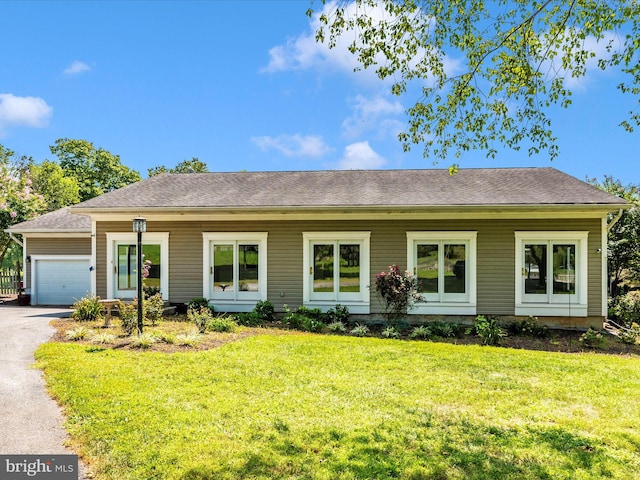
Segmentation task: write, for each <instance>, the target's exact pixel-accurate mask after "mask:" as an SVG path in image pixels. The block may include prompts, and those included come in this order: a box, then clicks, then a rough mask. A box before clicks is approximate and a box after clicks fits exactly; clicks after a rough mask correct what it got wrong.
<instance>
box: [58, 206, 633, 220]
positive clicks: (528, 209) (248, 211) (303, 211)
mask: <svg viewBox="0 0 640 480" xmlns="http://www.w3.org/2000/svg"><path fill="white" fill-rule="evenodd" d="M621 208H629V205H627V204H553V205H435V206H416V205H401V206H395V205H394V206H385V205H381V206H352V205H336V206H331V207H326V206H288V207H273V206H242V207H172V208H165V207H119V208H73V207H72V208H71V209H70V210H71V212H72V213H80V214H84V215H89V216H91V218H92V219H93V220H94V221H130V220H131V219H132V218H133V217H135V216H138V215H142V216H144V217H146V218H147V220H149V221H154V220H155V221H161V220H162V221H189V220H199V221H202V220H209V221H221V220H229V219H233V220H255V219H260V220H310V219H314V220H324V219H331V220H335V219H344V220H379V219H424V218H429V219H447V218H456V219H470V218H485V219H491V218H503V219H509V218H523V217H524V218H602V217H603V216H605V215H606V214H607V213H609V212H613V211H617V210H619V209H621Z"/></svg>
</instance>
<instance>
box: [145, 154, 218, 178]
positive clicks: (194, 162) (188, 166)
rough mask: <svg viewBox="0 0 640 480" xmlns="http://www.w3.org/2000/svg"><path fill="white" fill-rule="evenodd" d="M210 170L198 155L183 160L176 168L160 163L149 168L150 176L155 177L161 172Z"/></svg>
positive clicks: (202, 171) (201, 171) (204, 171)
mask: <svg viewBox="0 0 640 480" xmlns="http://www.w3.org/2000/svg"><path fill="white" fill-rule="evenodd" d="M208 171H209V169H208V168H207V164H206V163H205V162H201V161H200V160H198V157H193V158H192V159H191V160H183V161H182V162H180V163H178V164H177V165H176V166H175V167H174V168H167V167H165V166H164V165H158V166H157V167H153V168H149V169H147V173H148V174H149V176H150V177H155V176H156V175H160V174H161V173H206V172H208Z"/></svg>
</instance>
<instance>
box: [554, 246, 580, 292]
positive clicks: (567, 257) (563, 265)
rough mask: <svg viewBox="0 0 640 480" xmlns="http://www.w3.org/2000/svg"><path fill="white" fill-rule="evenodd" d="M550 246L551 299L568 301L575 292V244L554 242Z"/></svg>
mask: <svg viewBox="0 0 640 480" xmlns="http://www.w3.org/2000/svg"><path fill="white" fill-rule="evenodd" d="M552 248H553V295H554V298H553V301H570V300H571V298H570V296H571V295H575V294H576V245H575V244H554V245H553V247H552ZM556 295H558V297H555V296H556Z"/></svg>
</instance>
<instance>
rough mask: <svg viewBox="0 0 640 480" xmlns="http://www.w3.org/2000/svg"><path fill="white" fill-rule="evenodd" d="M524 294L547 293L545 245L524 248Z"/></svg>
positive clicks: (527, 245)
mask: <svg viewBox="0 0 640 480" xmlns="http://www.w3.org/2000/svg"><path fill="white" fill-rule="evenodd" d="M524 293H533V294H536V293H537V294H546V293H547V245H534V244H525V246H524Z"/></svg>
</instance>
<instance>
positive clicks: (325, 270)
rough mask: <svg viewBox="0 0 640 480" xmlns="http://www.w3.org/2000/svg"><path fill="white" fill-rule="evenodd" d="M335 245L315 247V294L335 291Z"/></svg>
mask: <svg viewBox="0 0 640 480" xmlns="http://www.w3.org/2000/svg"><path fill="white" fill-rule="evenodd" d="M333 251H334V246H333V244H314V245H313V292H314V293H329V292H333V291H334V289H335V286H334V283H335V280H334V278H333V271H334V255H333Z"/></svg>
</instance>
